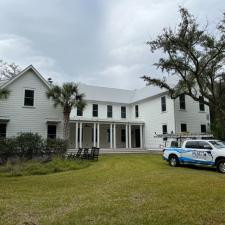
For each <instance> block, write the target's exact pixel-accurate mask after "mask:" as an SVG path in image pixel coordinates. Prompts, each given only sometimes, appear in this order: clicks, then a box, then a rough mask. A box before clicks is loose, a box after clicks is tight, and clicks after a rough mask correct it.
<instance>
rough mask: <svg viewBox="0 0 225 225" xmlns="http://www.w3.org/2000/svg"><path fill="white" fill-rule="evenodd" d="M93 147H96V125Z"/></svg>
mask: <svg viewBox="0 0 225 225" xmlns="http://www.w3.org/2000/svg"><path fill="white" fill-rule="evenodd" d="M93 129H94V134H93V146H94V147H96V123H94V128H93Z"/></svg>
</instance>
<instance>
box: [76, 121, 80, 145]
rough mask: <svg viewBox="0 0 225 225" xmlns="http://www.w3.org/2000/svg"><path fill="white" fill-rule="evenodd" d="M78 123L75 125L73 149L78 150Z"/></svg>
mask: <svg viewBox="0 0 225 225" xmlns="http://www.w3.org/2000/svg"><path fill="white" fill-rule="evenodd" d="M78 125H79V124H78V123H75V148H78Z"/></svg>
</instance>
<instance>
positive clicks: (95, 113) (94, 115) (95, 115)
mask: <svg viewBox="0 0 225 225" xmlns="http://www.w3.org/2000/svg"><path fill="white" fill-rule="evenodd" d="M92 115H93V117H98V104H93V111H92Z"/></svg>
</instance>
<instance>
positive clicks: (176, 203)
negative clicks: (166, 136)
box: [0, 154, 225, 225]
mask: <svg viewBox="0 0 225 225" xmlns="http://www.w3.org/2000/svg"><path fill="white" fill-rule="evenodd" d="M26 222H27V224H29V223H30V224H32V223H31V222H33V223H34V224H37V225H42V224H43V225H52V224H54V225H72V224H74V225H86V224H96V225H104V224H114V225H120V224H121V225H122V224H123V225H125V224H127V225H142V224H150V225H155V224H157V225H167V224H173V225H182V224H187V225H190V224H196V225H220V224H221V225H222V224H225V175H222V174H219V173H217V172H216V171H215V170H210V169H197V168H190V167H179V168H172V167H170V166H168V164H167V163H166V162H165V161H163V160H162V159H161V156H159V155H150V154H139V155H127V154H126V155H105V156H101V157H100V160H99V161H98V162H94V163H91V165H90V166H89V167H86V168H83V169H80V170H73V171H68V172H61V173H54V174H49V175H33V176H21V177H0V224H1V225H9V224H10V225H11V224H15V225H20V224H21V225H22V224H26Z"/></svg>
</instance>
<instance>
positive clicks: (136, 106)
mask: <svg viewBox="0 0 225 225" xmlns="http://www.w3.org/2000/svg"><path fill="white" fill-rule="evenodd" d="M138 108H139V107H138V105H135V117H136V118H138V117H139V109H138Z"/></svg>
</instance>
